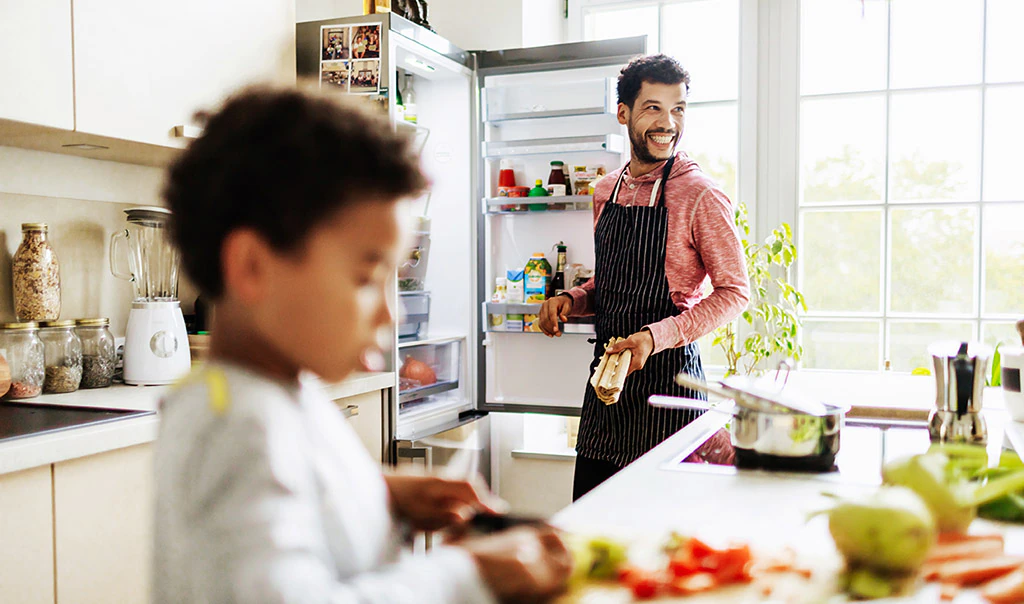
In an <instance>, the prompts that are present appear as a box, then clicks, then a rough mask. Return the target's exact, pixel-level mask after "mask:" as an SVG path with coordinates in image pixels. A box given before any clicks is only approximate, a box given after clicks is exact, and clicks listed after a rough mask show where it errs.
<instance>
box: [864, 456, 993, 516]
mask: <svg viewBox="0 0 1024 604" xmlns="http://www.w3.org/2000/svg"><path fill="white" fill-rule="evenodd" d="M948 463H949V458H948V457H946V456H945V455H944V454H942V453H926V454H924V455H914V456H912V457H907V458H904V459H899V460H895V461H892V462H889V463H887V464H885V467H884V468H883V469H882V480H883V482H885V484H890V485H899V486H904V487H907V488H910V489H912V490H913V491H914V492H915V493H917V494H918V495H920V496H921V498H922V499H924V501H925V503H927V504H928V508H929V509H931V511H932V514H934V515H935V520H936V522H937V523H938V527H939V531H940V532H954V533H964V532H966V531H967V527H968V526H970V524H971V522H972V521H973V520H974V517H975V515H976V513H977V508H975V507H974V506H972V505H965V504H964V500H963V498H962V497H961V496H960V494H959V491H958V487H957V485H955V484H953V485H951V484H949V483H947V482H946V466H947V464H948Z"/></svg>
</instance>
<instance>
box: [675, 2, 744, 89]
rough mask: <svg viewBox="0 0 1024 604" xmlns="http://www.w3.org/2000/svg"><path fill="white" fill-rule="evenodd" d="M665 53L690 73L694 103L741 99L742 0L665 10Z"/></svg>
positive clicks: (685, 4)
mask: <svg viewBox="0 0 1024 604" xmlns="http://www.w3.org/2000/svg"><path fill="white" fill-rule="evenodd" d="M662 18H663V19H664V20H665V31H666V32H672V35H670V36H669V37H667V38H665V41H664V44H662V47H661V51H662V52H664V53H665V54H667V55H670V56H673V57H675V58H676V59H678V60H679V61H680V62H681V63H682V64H683V67H685V68H686V70H687V71H689V72H690V77H691V80H692V81H691V83H690V99H691V100H693V101H709V100H724V99H735V98H737V89H738V87H739V77H740V76H739V66H740V15H739V2H738V0H694V1H691V2H680V3H678V4H668V5H666V6H665V9H664V12H663V13H662Z"/></svg>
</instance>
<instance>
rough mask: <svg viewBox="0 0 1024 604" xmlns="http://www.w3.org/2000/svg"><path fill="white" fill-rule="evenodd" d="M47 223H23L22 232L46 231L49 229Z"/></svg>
mask: <svg viewBox="0 0 1024 604" xmlns="http://www.w3.org/2000/svg"><path fill="white" fill-rule="evenodd" d="M49 228H50V227H48V226H47V225H46V223H45V222H23V223H21V230H22V232H24V231H45V230H47V229H49Z"/></svg>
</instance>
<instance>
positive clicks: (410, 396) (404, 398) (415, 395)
mask: <svg viewBox="0 0 1024 604" xmlns="http://www.w3.org/2000/svg"><path fill="white" fill-rule="evenodd" d="M458 387H459V380H449V381H446V382H438V383H436V384H430V385H429V386H420V387H419V388H410V389H409V390H401V391H399V393H398V403H399V404H405V403H411V402H412V401H417V400H419V399H422V398H427V397H428V396H432V395H434V394H440V393H442V392H448V391H450V390H456V389H457V388H458Z"/></svg>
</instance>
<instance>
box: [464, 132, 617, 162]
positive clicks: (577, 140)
mask: <svg viewBox="0 0 1024 604" xmlns="http://www.w3.org/2000/svg"><path fill="white" fill-rule="evenodd" d="M625 144H626V139H625V138H624V137H623V136H622V135H620V134H604V135H596V136H567V137H562V138H535V139H529V140H515V141H485V142H484V143H483V156H484V157H485V158H487V159H498V158H502V157H513V156H520V155H544V154H550V153H615V154H621V153H622V152H623V150H624V149H625V148H626V147H625Z"/></svg>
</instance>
